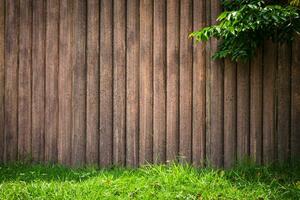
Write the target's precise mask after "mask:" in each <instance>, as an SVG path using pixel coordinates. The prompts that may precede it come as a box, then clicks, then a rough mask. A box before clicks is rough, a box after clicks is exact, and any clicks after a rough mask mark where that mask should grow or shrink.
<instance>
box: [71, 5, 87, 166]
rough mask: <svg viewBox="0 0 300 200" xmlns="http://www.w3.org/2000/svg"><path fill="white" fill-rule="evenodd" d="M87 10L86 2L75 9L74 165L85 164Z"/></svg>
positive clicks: (73, 59) (72, 160) (73, 48)
mask: <svg viewBox="0 0 300 200" xmlns="http://www.w3.org/2000/svg"><path fill="white" fill-rule="evenodd" d="M86 8H87V4H86V2H85V1H81V0H76V1H74V7H73V9H74V10H73V45H74V46H73V47H72V51H73V55H72V56H73V57H72V61H73V82H72V114H73V118H72V120H73V122H72V159H71V162H72V165H75V166H78V165H83V164H84V163H85V148H86V72H87V70H86V14H87V13H86Z"/></svg>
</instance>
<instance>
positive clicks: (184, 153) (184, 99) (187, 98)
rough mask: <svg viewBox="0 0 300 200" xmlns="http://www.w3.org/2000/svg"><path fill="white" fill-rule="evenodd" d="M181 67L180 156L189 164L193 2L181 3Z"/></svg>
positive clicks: (190, 145)
mask: <svg viewBox="0 0 300 200" xmlns="http://www.w3.org/2000/svg"><path fill="white" fill-rule="evenodd" d="M180 3H181V4H180V49H179V52H180V67H179V74H180V78H179V94H180V97H179V98H180V99H179V113H180V114H179V156H180V157H181V158H182V160H183V161H187V162H188V163H190V162H191V160H192V123H191V122H192V80H193V78H192V77H193V76H192V73H193V63H192V59H193V57H192V55H193V49H192V40H188V38H187V37H188V35H189V33H191V32H192V28H193V22H192V19H193V12H192V1H190V0H184V1H181V2H180Z"/></svg>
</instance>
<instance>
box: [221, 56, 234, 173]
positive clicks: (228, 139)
mask: <svg viewBox="0 0 300 200" xmlns="http://www.w3.org/2000/svg"><path fill="white" fill-rule="evenodd" d="M236 143H237V64H236V63H235V62H233V61H231V60H229V59H226V60H225V67H224V167H225V168H229V167H232V166H233V165H234V164H235V161H236V156H237V150H236V146H237V145H236Z"/></svg>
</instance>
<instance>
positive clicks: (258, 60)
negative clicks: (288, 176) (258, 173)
mask: <svg viewBox="0 0 300 200" xmlns="http://www.w3.org/2000/svg"><path fill="white" fill-rule="evenodd" d="M262 52H263V51H262V48H259V49H258V51H257V52H256V55H255V56H254V58H253V59H252V60H251V69H250V70H251V72H250V73H251V75H250V77H251V78H250V85H251V88H250V156H251V158H252V159H253V160H254V161H255V162H256V163H257V164H260V163H261V162H262V136H263V135H262V131H263V130H262V126H263V124H262V122H263V60H262V59H263V55H262V54H263V53H262Z"/></svg>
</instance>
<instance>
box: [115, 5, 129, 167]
mask: <svg viewBox="0 0 300 200" xmlns="http://www.w3.org/2000/svg"><path fill="white" fill-rule="evenodd" d="M113 24H114V42H113V44H114V46H113V48H114V54H113V58H114V60H113V66H114V70H113V72H114V75H113V77H114V83H113V84H114V98H113V99H114V110H113V112H114V113H113V114H114V116H113V119H114V122H113V124H114V127H113V132H114V149H113V152H114V164H116V165H123V166H124V165H125V158H126V146H125V145H126V143H125V139H126V135H125V134H126V132H125V122H126V119H125V116H126V112H125V111H126V110H125V109H126V107H125V106H126V99H125V95H126V38H125V36H126V1H125V0H115V1H114V23H113Z"/></svg>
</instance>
